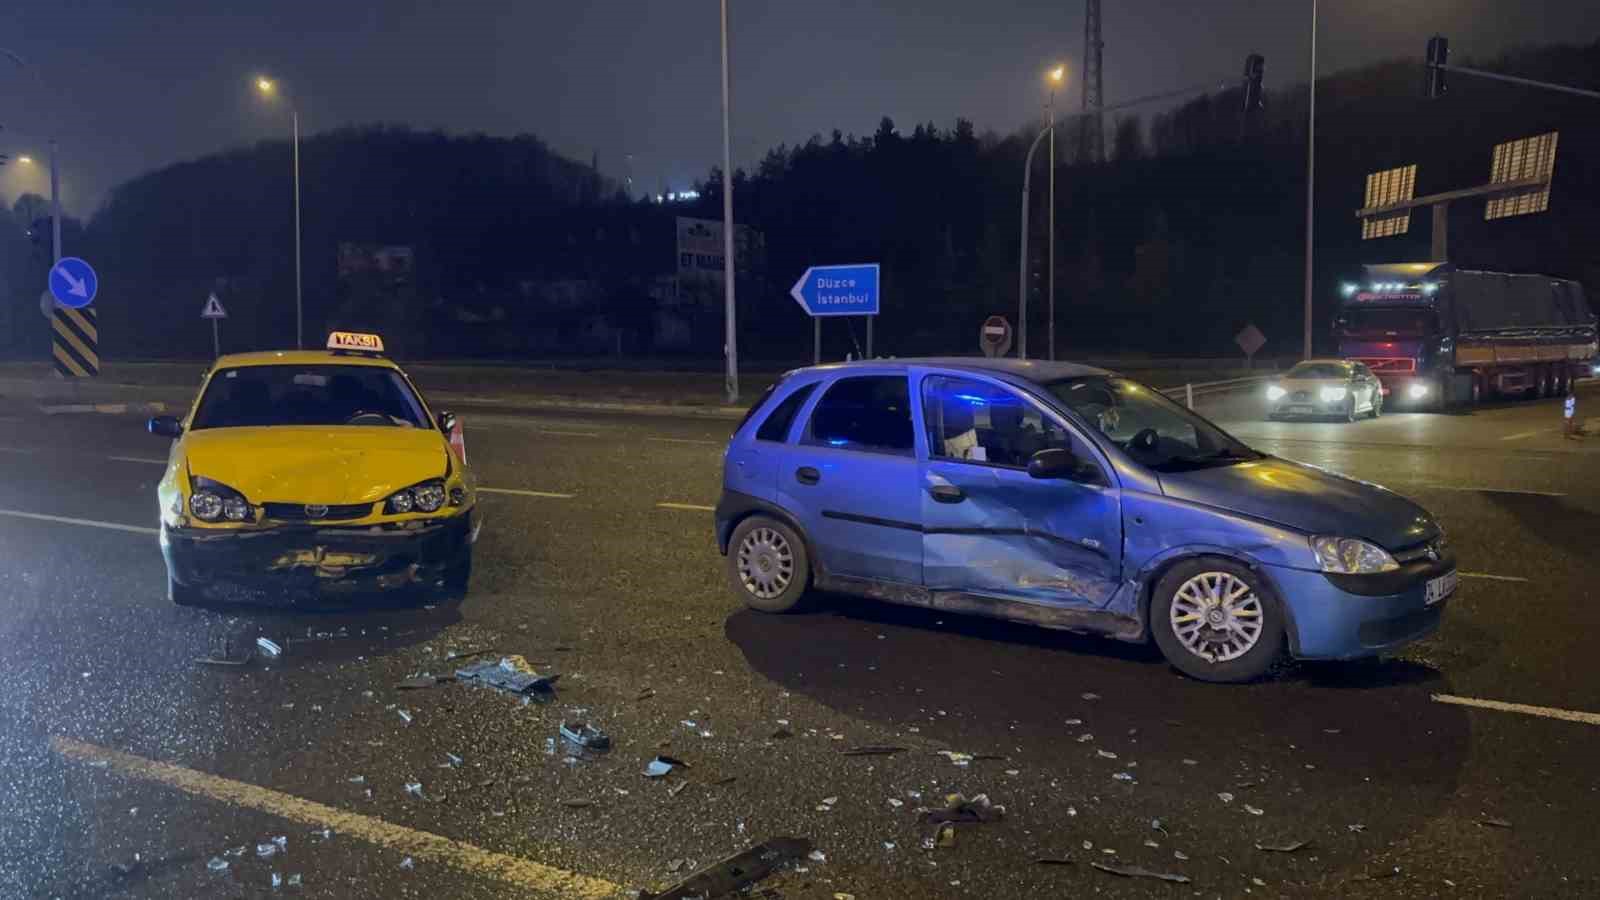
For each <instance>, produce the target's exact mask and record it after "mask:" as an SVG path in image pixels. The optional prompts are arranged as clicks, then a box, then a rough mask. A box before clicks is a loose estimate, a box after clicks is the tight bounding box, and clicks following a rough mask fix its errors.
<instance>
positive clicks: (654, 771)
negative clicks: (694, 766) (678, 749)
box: [644, 756, 689, 778]
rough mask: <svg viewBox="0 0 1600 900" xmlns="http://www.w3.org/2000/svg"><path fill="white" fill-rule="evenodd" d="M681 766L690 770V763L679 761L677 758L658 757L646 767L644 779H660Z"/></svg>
mask: <svg viewBox="0 0 1600 900" xmlns="http://www.w3.org/2000/svg"><path fill="white" fill-rule="evenodd" d="M679 766H682V767H683V768H685V769H687V768H689V764H688V763H686V762H684V761H683V760H681V759H678V758H677V757H674V756H657V757H656V758H655V759H652V760H650V763H649V764H648V765H646V766H645V767H644V777H646V778H660V777H662V776H663V775H666V774H667V773H668V772H671V771H672V770H673V769H676V768H678V767H679Z"/></svg>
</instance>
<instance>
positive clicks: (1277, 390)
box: [1267, 384, 1289, 400]
mask: <svg viewBox="0 0 1600 900" xmlns="http://www.w3.org/2000/svg"><path fill="white" fill-rule="evenodd" d="M1287 393H1289V392H1288V391H1286V390H1284V389H1283V388H1281V387H1278V386H1277V385H1275V384H1274V385H1271V386H1270V387H1268V388H1267V399H1268V400H1282V399H1283V395H1284V394H1287Z"/></svg>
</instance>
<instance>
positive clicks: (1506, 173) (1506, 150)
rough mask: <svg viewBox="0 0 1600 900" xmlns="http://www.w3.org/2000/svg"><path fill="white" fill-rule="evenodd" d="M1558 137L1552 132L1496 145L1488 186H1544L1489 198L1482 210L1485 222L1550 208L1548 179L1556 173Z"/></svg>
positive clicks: (1490, 164)
mask: <svg viewBox="0 0 1600 900" xmlns="http://www.w3.org/2000/svg"><path fill="white" fill-rule="evenodd" d="M1560 134H1561V133H1560V132H1557V131H1552V132H1550V133H1548V134H1541V135H1538V136H1536V137H1530V138H1523V139H1522V140H1520V141H1507V142H1506V143H1504V144H1496V145H1495V148H1494V158H1493V159H1492V160H1490V162H1489V183H1490V184H1503V183H1506V182H1512V181H1543V182H1544V185H1543V186H1542V187H1539V188H1535V189H1534V190H1531V191H1523V192H1520V193H1516V194H1510V195H1508V196H1505V197H1495V198H1493V199H1491V200H1490V201H1489V203H1488V205H1487V206H1485V207H1484V208H1483V218H1484V219H1485V220H1489V219H1504V218H1507V217H1509V216H1522V215H1527V214H1529V213H1540V212H1544V211H1545V210H1547V209H1549V208H1550V178H1551V176H1552V175H1554V174H1555V168H1556V139H1557V138H1558V137H1560Z"/></svg>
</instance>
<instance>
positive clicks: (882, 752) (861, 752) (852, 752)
mask: <svg viewBox="0 0 1600 900" xmlns="http://www.w3.org/2000/svg"><path fill="white" fill-rule="evenodd" d="M905 751H906V748H905V747H892V746H878V745H872V746H866V747H849V748H847V749H844V750H841V751H839V752H840V753H841V754H843V755H844V756H893V755H894V754H896V753H904V752H905Z"/></svg>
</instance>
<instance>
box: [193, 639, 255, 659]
mask: <svg viewBox="0 0 1600 900" xmlns="http://www.w3.org/2000/svg"><path fill="white" fill-rule="evenodd" d="M219 643H220V645H221V652H220V653H219V652H217V651H218V644H219ZM255 658H256V651H255V648H254V647H251V648H248V649H247V650H245V654H244V656H242V657H240V658H239V659H234V658H233V642H232V641H231V640H229V639H228V638H227V637H224V638H223V639H222V640H221V641H220V642H219V641H217V640H215V639H213V640H212V642H211V651H210V652H209V653H207V654H206V655H205V656H200V657H196V658H195V662H197V663H200V664H201V665H206V666H243V665H248V664H249V663H250V661H251V660H253V659H255Z"/></svg>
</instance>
